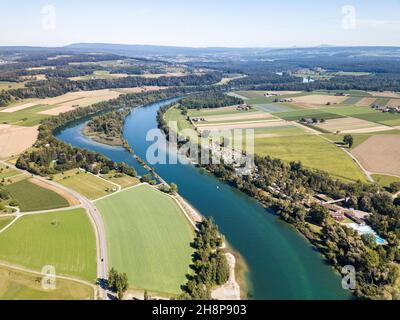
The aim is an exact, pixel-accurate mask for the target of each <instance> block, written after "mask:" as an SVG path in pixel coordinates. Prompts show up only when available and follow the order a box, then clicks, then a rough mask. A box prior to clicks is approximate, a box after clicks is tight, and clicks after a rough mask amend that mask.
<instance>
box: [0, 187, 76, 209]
mask: <svg viewBox="0 0 400 320" xmlns="http://www.w3.org/2000/svg"><path fill="white" fill-rule="evenodd" d="M5 189H6V190H7V191H8V192H9V193H10V194H11V196H12V197H13V199H15V200H16V201H17V202H18V206H19V208H20V209H21V211H23V212H27V211H38V210H49V209H57V208H63V207H68V206H69V203H68V201H67V200H66V199H64V198H63V197H61V196H60V195H58V194H57V193H55V192H54V191H51V190H47V189H44V188H42V187H39V186H37V185H36V184H34V183H31V182H29V180H22V181H19V182H16V183H13V184H10V185H8V186H6V187H5Z"/></svg>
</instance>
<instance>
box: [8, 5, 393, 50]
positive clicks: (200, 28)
mask: <svg viewBox="0 0 400 320" xmlns="http://www.w3.org/2000/svg"><path fill="white" fill-rule="evenodd" d="M1 2H2V9H3V10H1V12H0V27H1V29H2V30H5V32H3V34H2V37H1V39H0V46H43V47H60V46H65V45H68V44H72V43H112V44H137V45H161V46H179V47H195V48H196V47H197V48H205V47H225V48H227V47H229V48H249V47H250V48H290V47H314V46H319V45H321V44H328V45H331V46H400V37H398V32H399V31H400V20H399V19H398V17H397V12H399V9H400V1H398V0H385V1H381V2H379V3H376V2H373V1H365V0H364V1H362V0H353V1H351V2H350V1H341V0H332V1H329V3H325V2H320V1H311V0H308V1H307V0H306V1H302V2H299V1H294V0H282V1H280V2H279V3H276V1H267V0H264V1H262V0H248V1H246V2H244V1H238V0H236V1H235V0H233V1H227V0H220V1H211V0H204V1H201V2H199V1H183V0H171V1H168V2H166V1H161V0H153V1H151V3H148V2H144V1H141V0H140V1H139V0H135V1H127V0H115V1H105V0H98V1H94V0H88V1H85V2H82V1H77V0H70V1H68V2H66V1H60V0H47V1H42V0H33V1H29V2H26V1H22V0H14V1H10V0H2V1H1Z"/></svg>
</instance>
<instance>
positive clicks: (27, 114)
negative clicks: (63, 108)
mask: <svg viewBox="0 0 400 320" xmlns="http://www.w3.org/2000/svg"><path fill="white" fill-rule="evenodd" d="M24 103H26V102H19V103H18V105H22V104H24ZM51 107H52V106H45V105H37V106H33V107H30V108H26V109H23V110H20V111H15V112H0V123H7V124H15V125H19V126H26V127H31V126H36V125H38V124H39V123H40V121H42V120H43V119H46V118H49V117H50V116H48V115H44V114H39V112H41V111H45V110H48V109H50V108H51Z"/></svg>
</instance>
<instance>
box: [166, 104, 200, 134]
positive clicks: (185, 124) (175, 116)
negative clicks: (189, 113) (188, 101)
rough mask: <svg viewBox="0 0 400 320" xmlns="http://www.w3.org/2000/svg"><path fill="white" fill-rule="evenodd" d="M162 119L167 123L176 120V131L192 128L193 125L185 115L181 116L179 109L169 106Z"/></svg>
mask: <svg viewBox="0 0 400 320" xmlns="http://www.w3.org/2000/svg"><path fill="white" fill-rule="evenodd" d="M164 119H165V121H166V122H167V123H169V122H171V121H173V122H176V123H177V125H178V132H181V131H182V130H185V129H192V130H194V127H193V126H192V125H191V123H190V122H189V121H188V120H187V119H186V116H183V115H182V114H181V110H179V109H176V108H170V109H169V110H168V111H167V112H166V113H165V114H164Z"/></svg>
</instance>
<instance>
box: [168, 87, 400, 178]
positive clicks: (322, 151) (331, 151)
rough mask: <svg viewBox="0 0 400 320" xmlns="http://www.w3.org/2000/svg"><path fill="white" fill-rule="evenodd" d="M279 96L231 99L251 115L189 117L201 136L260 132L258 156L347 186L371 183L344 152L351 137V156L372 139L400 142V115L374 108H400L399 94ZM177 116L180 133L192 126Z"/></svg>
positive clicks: (231, 111) (213, 112)
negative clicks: (395, 138)
mask: <svg viewBox="0 0 400 320" xmlns="http://www.w3.org/2000/svg"><path fill="white" fill-rule="evenodd" d="M275 93H276V94H281V96H272V97H267V96H265V95H266V94H267V91H238V92H234V93H230V94H231V95H236V96H239V97H242V98H244V99H245V101H246V103H247V104H249V105H252V103H253V105H254V108H253V109H252V110H250V111H246V112H243V111H238V110H236V108H233V107H225V108H218V109H202V110H189V112H188V115H189V117H190V118H191V119H192V121H193V122H194V123H195V126H196V127H197V129H198V131H200V132H201V131H205V130H221V129H247V128H251V129H254V130H255V131H254V133H255V151H256V153H258V154H261V155H272V156H274V157H277V158H281V159H283V160H286V161H293V160H296V161H301V162H302V163H303V165H305V166H306V167H310V168H315V169H320V170H324V171H327V172H329V173H330V174H332V175H333V176H334V177H336V178H340V179H342V180H346V181H356V180H362V181H366V179H365V177H364V174H363V172H362V170H361V168H359V167H358V165H357V164H356V163H355V162H354V161H353V160H352V159H351V158H350V157H349V156H348V155H346V153H345V152H344V151H343V150H341V149H340V147H343V137H344V135H345V134H347V133H350V134H351V135H352V136H353V139H354V144H353V146H352V147H351V148H350V150H355V149H356V148H357V147H358V146H360V145H362V144H363V143H364V142H365V141H367V140H368V139H369V138H370V137H374V136H387V135H389V134H390V135H398V137H400V135H399V133H400V131H399V130H398V129H399V128H400V114H398V113H388V112H387V113H383V112H381V111H378V110H375V109H372V108H370V107H369V105H370V104H373V103H375V101H377V102H384V103H389V101H392V104H393V103H397V102H398V101H397V99H395V98H396V97H393V94H391V97H385V96H381V97H380V96H373V95H372V94H370V93H367V92H364V91H357V90H353V91H345V92H340V91H337V92H336V91H316V92H312V93H301V92H279V93H278V92H275ZM339 93H341V94H339ZM286 97H289V98H290V99H293V102H285V103H276V102H273V101H274V100H275V99H276V98H286ZM382 100H384V101H382ZM254 103H255V104H254ZM262 103H263V104H262ZM295 105H296V106H295ZM174 112H175V114H174V113H173V112H171V113H170V114H169V116H170V118H171V119H172V118H174V117H175V119H177V118H179V117H180V121H181V125H180V129H182V128H188V127H190V126H191V125H190V123H189V122H188V121H187V119H186V117H185V116H182V115H180V112H179V111H178V110H176V111H174ZM196 118H197V119H196ZM199 118H200V119H199ZM301 119H307V121H310V120H312V119H315V120H316V122H315V123H310V122H309V123H308V124H307V125H304V124H303V125H301V124H298V123H296V122H298V121H300V120H301ZM321 120H323V121H321ZM178 123H179V121H178ZM245 138H246V137H245V134H244V137H243V139H242V140H243V141H240V139H239V140H238V141H231V142H230V144H231V145H233V146H236V147H238V146H239V145H238V144H241V146H242V147H245V146H244V145H243V144H244V141H245ZM382 139H384V138H382ZM330 141H331V143H330Z"/></svg>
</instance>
